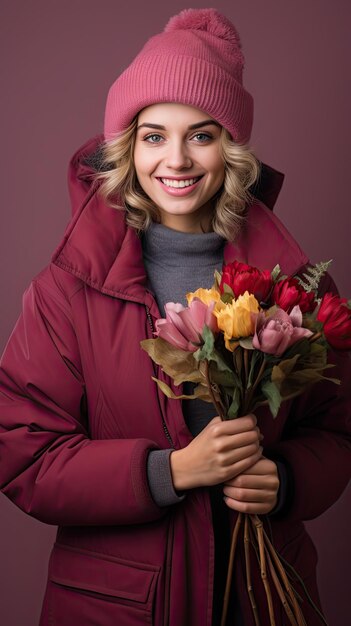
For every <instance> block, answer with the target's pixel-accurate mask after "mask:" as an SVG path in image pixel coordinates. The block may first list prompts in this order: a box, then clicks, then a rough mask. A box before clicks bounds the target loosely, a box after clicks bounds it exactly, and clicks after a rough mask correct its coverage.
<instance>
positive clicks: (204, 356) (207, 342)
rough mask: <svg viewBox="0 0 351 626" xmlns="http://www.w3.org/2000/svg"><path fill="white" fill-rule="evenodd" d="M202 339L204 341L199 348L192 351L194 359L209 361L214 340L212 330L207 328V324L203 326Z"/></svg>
mask: <svg viewBox="0 0 351 626" xmlns="http://www.w3.org/2000/svg"><path fill="white" fill-rule="evenodd" d="M202 339H203V340H204V343H203V345H202V346H201V348H199V349H198V350H196V352H194V359H195V360H196V361H211V359H212V354H213V351H214V341H215V340H214V335H213V332H212V331H211V330H210V329H209V328H208V326H204V329H203V331H202Z"/></svg>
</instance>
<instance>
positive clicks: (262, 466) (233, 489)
mask: <svg viewBox="0 0 351 626" xmlns="http://www.w3.org/2000/svg"><path fill="white" fill-rule="evenodd" d="M278 489H279V478H278V469H277V466H276V464H275V463H274V462H273V461H270V460H269V459H266V458H265V457H261V459H260V460H259V461H257V462H256V463H255V464H254V465H252V466H251V467H250V468H249V469H247V470H245V471H244V472H242V473H241V474H240V476H236V477H235V478H232V479H230V480H227V481H226V482H225V485H224V487H223V493H224V494H225V496H226V497H225V502H226V504H227V506H229V508H230V509H234V510H235V511H240V512H241V513H256V514H259V513H262V514H263V513H269V512H270V511H272V509H274V507H275V505H276V503H277V496H278Z"/></svg>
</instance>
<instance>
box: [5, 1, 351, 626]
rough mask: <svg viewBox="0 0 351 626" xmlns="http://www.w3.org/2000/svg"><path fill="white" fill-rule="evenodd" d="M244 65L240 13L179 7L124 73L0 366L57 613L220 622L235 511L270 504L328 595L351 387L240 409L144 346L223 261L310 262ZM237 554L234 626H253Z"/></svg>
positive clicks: (280, 541) (290, 552)
mask: <svg viewBox="0 0 351 626" xmlns="http://www.w3.org/2000/svg"><path fill="white" fill-rule="evenodd" d="M242 70H243V55H242V52H241V46H240V41H239V37H238V34H237V32H236V30H235V28H234V27H233V25H232V24H231V23H230V22H229V21H228V20H227V19H226V18H225V17H224V16H222V15H220V14H219V13H218V12H216V11H215V10H213V9H204V10H186V11H183V12H182V13H180V14H179V15H178V16H175V17H174V18H172V19H171V20H170V22H169V23H168V25H167V27H166V28H165V30H164V31H163V32H162V33H160V34H159V35H156V36H155V37H153V38H151V39H150V40H149V41H148V42H147V43H146V45H145V46H144V48H143V49H142V51H141V52H140V53H139V55H138V56H137V57H136V59H134V61H133V62H132V64H131V65H130V66H129V67H128V68H127V69H126V70H125V72H124V73H123V74H122V75H121V76H120V77H119V78H118V79H117V80H116V81H115V83H114V84H113V85H112V87H111V89H110V92H109V96H108V100H107V105H106V114H105V129H104V136H103V137H97V138H95V139H93V140H91V141H89V142H88V143H87V144H85V146H83V148H81V149H80V150H79V151H78V152H77V153H76V154H75V156H74V157H73V159H72V162H71V169H70V181H71V182H70V184H71V196H72V200H73V217H72V220H71V222H70V224H69V226H68V228H67V230H66V233H65V236H64V238H63V240H62V243H61V244H60V246H59V247H58V249H57V250H56V251H55V253H54V255H53V258H52V262H51V264H50V265H49V266H48V267H47V268H45V269H44V270H43V271H42V272H41V273H40V274H39V276H37V277H35V279H34V280H33V281H32V283H31V285H30V287H29V288H28V290H27V291H26V293H25V296H24V306H23V313H22V315H21V317H20V319H19V321H18V323H17V325H16V328H15V330H14V332H13V333H12V336H11V338H10V341H9V342H8V345H7V347H6V350H5V353H4V355H3V358H2V366H1V377H0V384H1V406H0V424H1V428H0V446H1V447H2V450H4V451H5V452H4V453H3V454H2V463H1V467H0V484H1V488H2V491H3V492H4V493H5V494H6V495H7V496H8V497H9V498H11V499H12V500H13V501H14V502H15V503H16V504H17V505H18V506H19V507H20V508H22V509H23V510H24V511H26V512H27V513H29V514H30V515H33V516H34V517H36V518H38V519H40V520H42V521H44V522H46V523H49V524H57V525H58V526H59V530H58V536H57V541H56V543H55V546H54V548H53V551H52V554H51V558H50V564H49V576H48V584H47V590H46V594H45V599H44V603H43V609H42V615H41V621H40V624H41V626H49V624H50V626H72V624H82V625H83V624H84V625H86V624H94V626H112V625H114V626H115V625H116V624H121V625H123V626H137V625H141V624H151V623H152V624H155V625H156V626H161V625H162V626H166V625H167V626H215V625H217V624H219V623H220V616H221V608H222V602H223V593H224V583H225V574H226V569H227V563H228V551H229V539H230V530H231V527H232V526H233V523H235V519H236V516H237V514H238V512H239V511H242V512H248V513H258V514H264V515H265V518H264V519H265V524H266V526H267V530H268V531H269V532H270V533H272V535H273V538H274V542H275V546H276V548H277V550H278V551H280V552H281V554H282V556H284V558H285V559H286V560H287V561H288V562H289V563H290V564H291V565H292V566H294V567H295V568H296V570H297V571H298V572H299V574H300V575H301V577H302V579H303V582H304V583H305V584H306V586H307V587H308V591H309V594H310V596H311V597H312V599H313V601H314V602H315V603H316V604H317V605H319V598H318V590H317V585H316V577H315V567H316V553H315V548H314V546H313V544H312V541H311V539H310V538H309V536H308V534H307V533H306V531H305V529H304V526H303V520H306V519H311V518H313V517H315V516H316V515H319V514H320V513H322V512H323V511H324V510H325V509H326V508H327V507H328V506H330V505H331V504H332V503H333V502H334V501H335V500H336V499H337V498H338V497H339V495H340V494H341V492H342V490H343V488H344V487H345V485H346V483H347V470H346V468H347V464H348V462H349V458H350V448H349V447H348V445H347V443H346V438H347V425H346V413H347V402H348V398H347V397H346V395H345V394H346V392H345V390H344V388H343V387H342V388H340V390H339V389H338V390H335V388H334V387H333V388H331V386H330V387H329V386H328V384H326V385H325V386H324V387H323V389H322V390H320V389H319V390H318V392H312V393H309V394H305V395H304V396H303V397H301V398H299V399H298V400H295V401H294V402H290V403H285V404H284V405H283V407H282V409H281V411H280V414H279V418H278V419H277V420H275V421H274V422H273V420H272V419H271V417H270V415H269V414H268V412H267V411H265V410H264V409H262V410H260V411H257V415H247V416H244V417H241V418H238V419H237V420H233V421H226V422H222V421H221V420H220V418H219V417H218V416H217V415H216V414H215V410H214V409H213V408H212V407H211V406H210V405H208V404H205V403H202V402H201V401H194V402H192V403H187V402H183V403H181V402H180V401H174V400H171V401H169V400H168V399H167V398H166V397H164V396H163V395H162V394H161V393H159V392H158V390H157V387H156V385H155V384H154V383H153V381H152V378H151V377H152V376H153V375H155V371H154V365H153V364H152V362H151V360H150V359H149V357H148V355H147V354H146V353H145V352H143V351H142V350H141V348H140V341H142V340H143V339H145V338H147V337H152V336H153V332H154V327H155V326H154V325H155V320H156V319H157V318H159V317H160V316H162V315H164V308H163V307H164V304H165V302H168V301H178V302H180V301H182V300H183V299H184V294H185V293H186V292H187V291H193V290H194V289H196V288H197V287H198V286H199V285H201V286H203V287H206V286H207V287H210V286H211V284H212V282H213V272H214V270H215V269H220V268H221V265H222V263H223V261H224V260H226V261H229V260H234V259H237V260H239V261H243V262H247V263H250V264H253V265H256V266H258V267H261V268H273V267H274V265H276V263H280V265H281V267H282V270H283V272H286V273H289V274H290V273H293V272H297V271H299V270H301V269H302V268H303V266H304V265H305V264H306V263H307V262H308V258H307V256H306V255H305V254H304V253H303V252H302V250H301V249H300V247H299V246H298V245H297V243H296V242H295V241H294V240H293V238H292V237H291V235H290V234H289V233H288V232H287V230H286V229H285V227H284V226H283V225H282V224H281V222H280V221H279V220H278V219H277V218H276V217H275V216H274V215H273V213H272V212H271V210H270V209H271V208H272V205H273V204H274V199H275V198H276V196H277V194H278V192H279V188H280V185H281V176H280V175H279V174H278V173H276V172H274V171H273V170H271V169H270V168H267V167H266V166H262V170H261V167H260V164H259V162H258V161H257V159H256V158H255V156H254V155H253V153H252V151H251V150H250V148H249V140H250V132H251V127H252V115H253V104H252V98H251V96H250V95H249V93H248V92H247V91H246V90H245V88H244V86H243V82H242ZM266 205H267V206H266ZM322 288H323V289H324V290H325V289H327V288H328V289H330V288H334V287H333V284H332V281H331V279H330V277H327V278H326V279H325V280H324V283H323V285H322ZM347 367H348V364H347V361H346V360H345V361H344V360H342V359H341V358H340V359H339V362H338V370H339V375H340V377H343V376H346V373H343V370H344V369H345V372H346V368H347ZM161 375H162V374H161V373H160V372H157V376H158V377H159V376H161ZM238 558H239V564H238V566H237V567H236V574H235V577H234V581H233V587H232V590H231V599H230V605H229V612H228V624H233V623H235V624H238V625H239V624H242V625H244V624H245V626H251V625H252V626H253V625H254V624H255V621H254V617H253V615H252V611H251V605H250V601H249V598H248V595H247V592H246V587H245V585H246V583H245V580H244V575H243V567H240V560H242V558H243V555H242V554H240V553H239V556H238ZM252 575H253V577H256V578H255V580H254V584H255V588H256V589H258V592H257V596H256V600H257V603H258V612H259V616H260V623H261V624H262V625H263V626H265V625H266V624H268V621H267V620H268V617H267V609H266V605H265V602H266V601H265V597H264V591H263V589H262V586H261V587H260V581H259V577H258V573H257V572H254V571H253V573H252ZM296 587H297V589H298V590H299V591H300V592H301V593H302V587H301V585H300V583H296ZM273 601H274V605H275V611H276V615H277V620H278V622H277V623H279V624H284V617H283V612H282V611H283V609H282V608H281V606H280V604H279V602H278V598H277V597H275V596H274V598H273ZM304 615H305V619H306V622H307V623H308V624H309V626H313V625H314V624H316V625H317V624H319V623H320V622H319V619H318V618H317V616H316V613H315V612H314V611H312V610H311V609H310V607H309V606H304Z"/></svg>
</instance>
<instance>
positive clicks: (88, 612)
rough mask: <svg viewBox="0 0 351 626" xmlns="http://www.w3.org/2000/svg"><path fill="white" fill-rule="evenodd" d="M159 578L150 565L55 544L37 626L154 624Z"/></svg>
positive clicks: (157, 572)
mask: <svg viewBox="0 0 351 626" xmlns="http://www.w3.org/2000/svg"><path fill="white" fill-rule="evenodd" d="M158 575H159V568H157V567H154V566H151V565H147V564H141V563H135V562H130V561H125V560H122V559H117V558H115V557H110V556H108V555H101V554H97V553H95V552H90V551H86V550H79V549H75V548H71V547H68V546H63V545H58V544H55V546H54V549H53V552H52V555H51V558H50V565H49V581H48V588H47V592H46V598H45V602H44V607H45V611H44V613H45V614H44V615H43V616H42V621H41V626H49V625H50V626H72V624H81V625H82V626H83V625H84V626H116V624H121V625H122V624H123V626H141V625H142V624H152V623H153V615H152V614H153V603H154V596H155V589H156V583H157V578H158ZM45 615H46V617H45Z"/></svg>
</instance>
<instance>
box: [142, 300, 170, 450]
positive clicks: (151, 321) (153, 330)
mask: <svg viewBox="0 0 351 626" xmlns="http://www.w3.org/2000/svg"><path fill="white" fill-rule="evenodd" d="M145 309H146V316H147V319H148V322H149V325H150V328H151V331H152V333H154V332H155V326H154V323H153V320H152V317H151V313H150V310H149V307H148V306H147V305H145ZM154 366H155V365H154ZM155 373H156V372H155ZM159 406H160V413H161V417H162V426H163V431H164V433H165V435H166V437H167V439H168V441H169V443H170V444H171V446H172V448H174V443H173V440H172V437H171V434H170V432H169V430H168V428H167V424H166V422H165V419H164V417H163V412H162V409H161V405H160V402H159Z"/></svg>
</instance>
